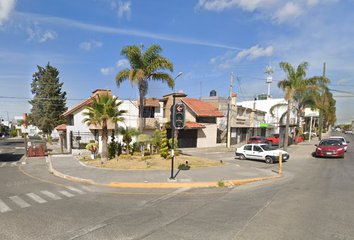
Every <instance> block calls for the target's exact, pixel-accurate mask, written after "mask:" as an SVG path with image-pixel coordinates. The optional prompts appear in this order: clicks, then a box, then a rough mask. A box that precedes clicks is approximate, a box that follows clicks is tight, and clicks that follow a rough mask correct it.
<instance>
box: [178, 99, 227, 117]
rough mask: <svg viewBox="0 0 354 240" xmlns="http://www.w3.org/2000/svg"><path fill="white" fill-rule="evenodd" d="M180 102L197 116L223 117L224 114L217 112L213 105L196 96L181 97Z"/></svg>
mask: <svg viewBox="0 0 354 240" xmlns="http://www.w3.org/2000/svg"><path fill="white" fill-rule="evenodd" d="M182 102H184V103H185V104H186V105H187V106H188V107H189V108H190V109H191V110H192V111H193V112H194V113H195V114H196V115H197V116H198V117H224V114H222V113H221V112H219V111H218V110H217V109H216V108H215V107H213V106H212V105H210V104H208V103H206V102H204V101H201V100H198V99H196V98H182Z"/></svg>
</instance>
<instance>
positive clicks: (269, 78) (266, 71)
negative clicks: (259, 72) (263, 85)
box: [264, 60, 274, 98]
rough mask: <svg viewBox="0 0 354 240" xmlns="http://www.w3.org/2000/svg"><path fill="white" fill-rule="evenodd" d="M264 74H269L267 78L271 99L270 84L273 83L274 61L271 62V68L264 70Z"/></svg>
mask: <svg viewBox="0 0 354 240" xmlns="http://www.w3.org/2000/svg"><path fill="white" fill-rule="evenodd" d="M264 73H267V74H268V77H267V83H268V96H267V98H268V97H270V84H271V83H272V80H273V77H272V73H274V67H272V61H271V60H269V66H267V67H266V69H265V70H264Z"/></svg>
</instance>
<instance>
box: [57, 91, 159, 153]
mask: <svg viewBox="0 0 354 240" xmlns="http://www.w3.org/2000/svg"><path fill="white" fill-rule="evenodd" d="M107 93H108V95H111V90H103V89H97V90H95V91H93V92H92V94H93V95H92V96H93V97H95V96H97V95H102V94H107ZM118 101H123V103H122V104H121V105H120V109H119V110H126V111H127V112H126V113H125V114H123V115H122V117H123V118H124V121H123V122H117V123H113V122H110V123H108V143H109V142H110V141H111V135H112V131H113V130H115V129H117V128H118V127H133V128H136V129H139V117H138V116H139V99H138V101H136V100H120V99H118ZM91 103H92V99H91V98H88V99H86V100H85V101H83V102H81V103H80V104H78V105H76V106H75V107H73V108H72V109H70V110H68V111H67V112H65V113H63V114H62V117H65V118H66V124H62V125H59V126H57V127H56V129H57V130H58V131H61V132H63V133H65V134H64V135H65V138H64V142H65V146H66V148H67V149H68V150H70V149H71V147H70V146H72V148H79V147H80V144H82V145H84V144H87V143H89V142H90V141H91V140H94V141H96V142H97V143H98V145H99V149H100V152H101V149H102V141H101V137H102V130H101V126H95V125H90V126H88V125H87V123H84V122H83V120H84V118H85V116H84V115H83V113H84V112H87V111H88V110H87V109H86V107H87V106H90V105H91ZM162 109H163V103H162V102H160V101H159V99H158V98H146V99H145V102H144V121H143V123H144V127H143V129H144V134H153V132H154V130H155V129H160V128H161V125H162V124H163V123H164V122H166V120H164V119H163V117H162V115H163V112H162ZM116 136H117V135H116ZM70 139H71V141H70ZM118 141H122V136H119V135H118ZM134 141H135V138H133V142H134ZM82 147H83V146H81V148H82Z"/></svg>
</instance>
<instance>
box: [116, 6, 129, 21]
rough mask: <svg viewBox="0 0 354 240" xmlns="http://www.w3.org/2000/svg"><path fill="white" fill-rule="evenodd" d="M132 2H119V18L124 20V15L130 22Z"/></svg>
mask: <svg viewBox="0 0 354 240" xmlns="http://www.w3.org/2000/svg"><path fill="white" fill-rule="evenodd" d="M130 4H131V2H126V3H123V2H119V9H118V17H119V18H122V17H123V16H124V14H125V15H126V16H127V19H128V20H130V17H131V9H130Z"/></svg>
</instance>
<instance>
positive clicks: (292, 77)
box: [278, 62, 309, 151]
mask: <svg viewBox="0 0 354 240" xmlns="http://www.w3.org/2000/svg"><path fill="white" fill-rule="evenodd" d="M308 65H309V64H308V63H307V62H302V63H300V64H299V66H298V67H297V69H296V71H295V69H294V68H293V66H291V64H289V63H287V62H280V63H279V66H280V68H281V69H283V70H284V72H285V73H286V78H285V79H284V80H282V81H280V82H278V87H279V88H281V89H282V90H283V91H284V92H285V97H284V98H285V100H286V101H287V102H288V105H287V113H286V126H285V140H284V150H285V151H286V150H287V148H288V143H289V142H288V141H289V139H288V138H289V125H290V111H291V106H292V105H293V104H294V97H295V95H296V94H298V92H299V90H300V89H301V88H303V86H304V85H305V83H304V81H305V79H304V78H305V77H306V70H307V68H308ZM281 134H282V133H281Z"/></svg>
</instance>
